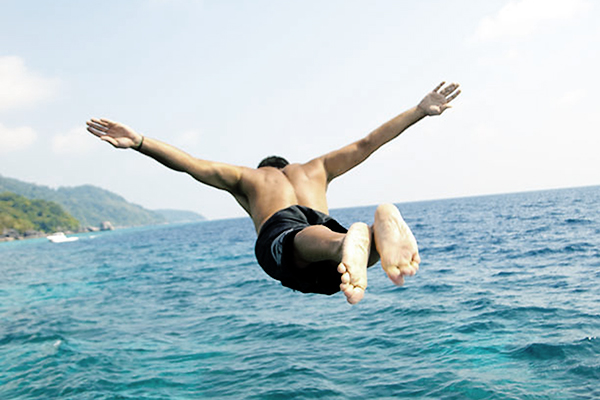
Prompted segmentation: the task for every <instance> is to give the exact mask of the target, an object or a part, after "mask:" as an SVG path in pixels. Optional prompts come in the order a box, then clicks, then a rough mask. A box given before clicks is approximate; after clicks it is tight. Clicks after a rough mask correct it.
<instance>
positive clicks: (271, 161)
mask: <svg viewBox="0 0 600 400" xmlns="http://www.w3.org/2000/svg"><path fill="white" fill-rule="evenodd" d="M288 164H289V162H288V160H286V159H285V158H283V157H279V156H269V157H267V158H265V159H264V160H262V161H261V162H260V163H259V164H258V167H257V168H262V167H273V168H277V169H283V168H285V166H286V165H288Z"/></svg>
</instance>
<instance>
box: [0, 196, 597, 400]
mask: <svg viewBox="0 0 600 400" xmlns="http://www.w3.org/2000/svg"><path fill="white" fill-rule="evenodd" d="M398 207H399V209H400V210H401V212H402V214H403V216H404V218H405V220H406V221H407V222H408V224H409V226H411V228H412V230H413V232H414V234H415V236H416V238H417V241H418V243H419V247H420V254H421V258H422V263H421V268H420V271H419V273H418V274H417V275H416V276H414V277H412V278H410V279H407V280H406V283H405V285H404V286H402V287H396V286H394V285H393V284H392V283H391V282H390V281H389V280H388V279H387V277H386V276H385V274H384V272H383V271H382V269H381V267H380V265H379V264H377V265H375V266H373V267H372V268H371V269H369V274H368V279H369V286H368V289H367V291H366V295H365V298H364V299H363V301H362V302H360V303H359V304H358V305H355V306H351V305H349V304H347V303H346V301H345V298H344V296H343V295H342V294H341V293H338V294H335V295H333V296H324V295H315V294H302V293H299V292H294V291H292V290H290V289H287V288H284V287H283V286H281V285H280V284H279V283H278V282H276V281H274V280H272V279H271V278H269V277H268V276H267V275H266V274H265V273H264V272H263V271H262V270H261V268H260V267H259V266H258V264H257V263H256V261H255V258H254V249H253V248H254V240H255V233H254V230H253V226H252V223H251V221H250V220H249V219H248V218H241V219H229V220H217V221H205V222H200V223H193V224H179V225H163V226H153V227H143V228H130V229H119V230H115V231H111V232H102V233H93V234H82V235H80V236H79V240H78V241H75V242H70V243H60V244H54V243H50V242H49V241H48V240H46V239H31V240H25V241H18V242H9V243H0V399H2V400H12V399H94V400H95V399H157V400H158V399H173V400H175V399H236V400H238V399H503V400H504V399H531V400H533V399H560V400H565V399H599V398H600V339H599V338H598V337H599V336H600V186H596V187H585V188H571V189H561V190H548V191H538V192H526V193H516V194H505V195H492V196H483V197H470V198H459V199H449V200H436V201H426V202H415V203H403V204H398ZM374 211H375V206H373V207H360V208H348V209H338V210H333V211H332V212H331V214H332V215H333V216H334V217H336V218H337V219H339V220H340V222H342V223H344V224H346V225H349V224H351V223H352V222H355V221H363V222H366V223H371V222H372V221H373V214H374Z"/></svg>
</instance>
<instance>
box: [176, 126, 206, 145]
mask: <svg viewBox="0 0 600 400" xmlns="http://www.w3.org/2000/svg"><path fill="white" fill-rule="evenodd" d="M199 143H200V133H199V132H198V131H192V130H190V131H185V132H183V133H181V134H180V135H178V136H177V137H176V138H175V140H174V144H175V145H176V146H178V147H181V148H182V149H186V148H190V147H192V148H193V147H195V146H197V145H198V144H199Z"/></svg>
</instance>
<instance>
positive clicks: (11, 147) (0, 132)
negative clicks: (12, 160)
mask: <svg viewBox="0 0 600 400" xmlns="http://www.w3.org/2000/svg"><path fill="white" fill-rule="evenodd" d="M36 137H37V134H36V133H35V131H34V130H33V128H30V127H28V126H22V127H20V128H12V129H11V128H7V127H5V126H4V125H2V124H0V154H7V153H10V152H12V151H17V150H22V149H24V148H26V147H29V146H30V145H31V144H32V143H33V142H34V141H35V139H36Z"/></svg>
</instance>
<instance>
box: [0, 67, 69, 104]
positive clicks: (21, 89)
mask: <svg viewBox="0 0 600 400" xmlns="http://www.w3.org/2000/svg"><path fill="white" fill-rule="evenodd" d="M57 88H58V80H56V79H48V78H44V77H41V76H39V75H37V74H36V73H33V72H31V71H29V70H28V69H27V67H26V66H25V62H24V61H23V59H22V58H20V57H17V56H5V57H0V111H1V110H7V109H10V108H17V107H23V106H28V105H30V104H33V103H35V102H37V101H40V100H45V99H47V98H49V97H51V96H52V95H53V94H54V93H55V92H56V90H57Z"/></svg>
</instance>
